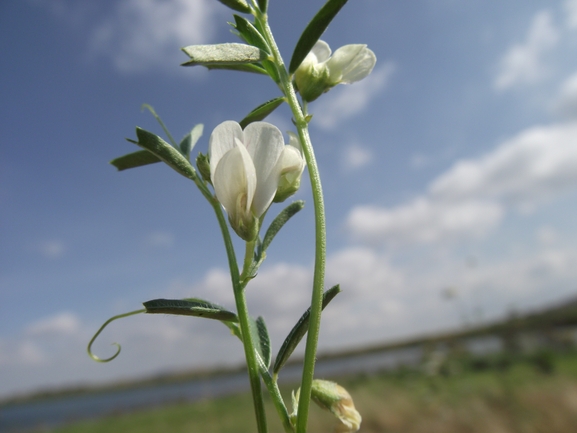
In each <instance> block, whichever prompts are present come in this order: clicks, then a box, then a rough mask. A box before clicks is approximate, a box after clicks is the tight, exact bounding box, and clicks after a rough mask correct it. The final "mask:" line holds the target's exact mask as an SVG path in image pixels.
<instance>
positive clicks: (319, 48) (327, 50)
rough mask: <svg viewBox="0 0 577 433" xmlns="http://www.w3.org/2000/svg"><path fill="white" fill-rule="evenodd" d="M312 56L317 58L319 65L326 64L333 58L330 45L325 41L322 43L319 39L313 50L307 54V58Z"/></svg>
mask: <svg viewBox="0 0 577 433" xmlns="http://www.w3.org/2000/svg"><path fill="white" fill-rule="evenodd" d="M310 54H312V55H313V56H315V59H316V61H317V62H318V63H320V62H324V61H326V60H328V59H329V57H330V56H331V47H329V44H327V43H326V42H325V41H321V40H320V39H319V40H318V41H317V43H316V44H315V45H314V47H313V48H312V49H311V51H310V53H309V54H307V57H308V55H310Z"/></svg>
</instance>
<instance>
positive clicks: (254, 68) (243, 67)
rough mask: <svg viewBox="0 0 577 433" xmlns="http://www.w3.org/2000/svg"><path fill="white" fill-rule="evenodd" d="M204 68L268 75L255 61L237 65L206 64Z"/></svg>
mask: <svg viewBox="0 0 577 433" xmlns="http://www.w3.org/2000/svg"><path fill="white" fill-rule="evenodd" d="M206 69H208V70H209V71H211V70H213V69H224V70H228V71H240V72H251V73H253V74H262V75H268V72H267V71H266V69H264V68H263V67H262V66H261V65H259V64H256V63H245V64H238V65H210V66H207V67H206Z"/></svg>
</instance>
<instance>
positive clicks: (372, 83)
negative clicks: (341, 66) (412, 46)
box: [311, 62, 395, 129]
mask: <svg viewBox="0 0 577 433" xmlns="http://www.w3.org/2000/svg"><path fill="white" fill-rule="evenodd" d="M394 71H395V65H394V63H393V62H385V64H384V65H383V66H381V67H380V68H377V69H375V70H373V72H372V73H371V75H369V76H368V77H367V78H365V79H364V80H362V81H359V82H358V83H353V84H350V85H342V86H340V85H339V86H337V87H335V88H333V89H331V90H330V91H329V93H327V94H326V95H323V96H321V98H320V99H319V102H318V103H317V104H316V105H313V106H312V109H311V112H312V113H313V114H314V119H315V122H314V124H315V125H319V126H320V127H321V128H323V129H330V128H333V127H334V126H336V125H337V124H338V123H339V122H341V121H343V120H345V119H348V118H350V117H352V116H354V115H356V114H358V113H360V112H361V111H363V110H364V109H365V108H366V107H367V105H368V104H369V102H370V101H371V100H372V99H373V98H375V97H376V96H377V95H379V94H380V91H381V90H383V89H384V88H385V87H386V86H387V84H388V83H389V80H390V78H391V76H392V74H393V72H394Z"/></svg>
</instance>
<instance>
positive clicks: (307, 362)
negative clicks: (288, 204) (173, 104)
mask: <svg viewBox="0 0 577 433" xmlns="http://www.w3.org/2000/svg"><path fill="white" fill-rule="evenodd" d="M256 19H257V20H259V21H260V22H261V24H262V28H263V29H264V33H265V34H264V37H265V39H266V40H267V42H268V43H269V45H270V47H271V50H272V54H273V57H274V61H275V64H276V65H277V70H278V74H279V78H280V83H279V86H280V88H281V90H282V91H283V93H284V95H285V96H286V98H287V102H288V104H289V106H290V108H291V111H292V114H293V116H294V121H295V124H296V127H297V130H298V133H299V137H300V140H301V144H302V149H303V153H304V156H305V159H306V161H307V165H308V170H309V176H310V181H311V189H312V194H313V204H314V210H315V267H314V274H313V290H312V299H311V314H310V322H309V330H308V335H307V342H306V349H305V359H304V367H303V374H302V381H301V391H300V399H299V406H298V415H297V426H296V427H297V428H296V431H297V433H305V432H306V430H307V420H308V411H309V405H310V399H311V389H312V383H313V377H314V368H315V359H316V351H317V343H318V337H319V332H320V324H321V312H322V297H323V286H324V277H325V264H326V263H325V262H326V221H325V207H324V201H323V192H322V186H321V178H320V173H319V169H318V166H317V162H316V159H315V154H314V150H313V147H312V143H311V140H310V136H309V132H308V123H307V120H306V118H305V116H306V113H305V112H304V111H303V109H302V108H301V105H300V104H299V101H298V99H297V96H296V91H295V89H294V86H293V84H292V80H291V78H290V77H289V75H288V72H287V70H286V67H285V65H284V62H283V60H282V57H281V55H280V51H279V49H278V46H277V45H276V42H275V40H274V37H273V35H272V32H271V30H270V27H269V25H268V22H267V19H266V16H262V15H256Z"/></svg>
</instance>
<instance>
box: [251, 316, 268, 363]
mask: <svg viewBox="0 0 577 433" xmlns="http://www.w3.org/2000/svg"><path fill="white" fill-rule="evenodd" d="M250 334H251V337H252V341H253V342H254V343H255V345H256V350H257V352H258V354H259V355H260V357H261V359H262V361H263V362H264V364H265V365H266V368H269V367H270V361H271V353H270V339H269V336H268V330H267V329H266V324H265V323H264V319H263V318H262V317H259V318H258V319H256V320H254V319H252V318H251V320H250Z"/></svg>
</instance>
